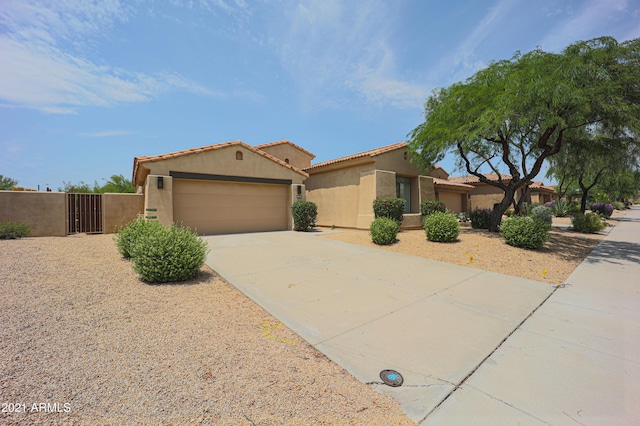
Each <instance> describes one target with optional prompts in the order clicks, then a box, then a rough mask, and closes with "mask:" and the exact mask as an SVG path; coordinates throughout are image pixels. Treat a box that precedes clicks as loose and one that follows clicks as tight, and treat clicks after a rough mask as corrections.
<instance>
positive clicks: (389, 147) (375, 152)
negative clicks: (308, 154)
mask: <svg viewBox="0 0 640 426" xmlns="http://www.w3.org/2000/svg"><path fill="white" fill-rule="evenodd" d="M406 146H407V144H406V142H398V143H394V144H392V145H387V146H383V147H380V148H376V149H370V150H369V151H363V152H358V153H357V154H351V155H347V156H346V157H340V158H336V159H334V160H328V161H323V162H321V163H317V164H312V165H311V166H310V167H307V168H306V169H305V170H313V169H316V168H319V167H324V166H328V165H330V164H337V163H342V162H344V161H349V160H355V159H357V158H364V157H375V156H376V155H380V154H384V153H386V152H390V151H394V150H396V149H400V148H405V147H406Z"/></svg>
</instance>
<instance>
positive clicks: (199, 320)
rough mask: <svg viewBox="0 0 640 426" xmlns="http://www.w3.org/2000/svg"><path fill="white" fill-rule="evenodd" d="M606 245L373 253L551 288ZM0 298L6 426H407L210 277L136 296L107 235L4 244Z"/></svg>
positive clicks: (495, 241)
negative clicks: (399, 255) (408, 257)
mask: <svg viewBox="0 0 640 426" xmlns="http://www.w3.org/2000/svg"><path fill="white" fill-rule="evenodd" d="M566 221H567V220H565V222H566ZM610 223H611V224H612V225H615V224H616V221H615V220H611V221H610ZM557 224H563V223H562V220H560V221H558V223H557ZM327 237H328V238H334V239H338V240H342V241H346V242H350V243H356V244H363V245H368V246H375V245H374V244H373V243H372V242H371V239H370V237H369V235H368V232H367V231H358V230H340V232H337V233H333V234H331V235H327ZM602 238H603V235H582V234H577V233H573V232H570V231H561V230H554V231H552V234H551V239H550V241H549V242H547V243H546V244H545V246H544V248H543V249H542V250H540V251H531V250H522V249H517V248H514V247H510V246H508V245H507V244H505V243H504V240H503V239H502V238H501V237H500V236H499V235H497V234H491V233H488V232H487V231H481V230H473V229H471V228H470V227H465V228H463V230H462V232H461V234H460V238H459V241H458V242H456V243H449V244H441V243H431V242H428V241H427V240H426V238H425V235H424V232H423V231H421V230H415V231H403V232H401V233H400V234H399V235H398V242H396V243H395V244H393V245H391V246H386V247H379V246H375V247H379V248H381V249H385V250H393V251H397V252H400V253H406V254H411V255H416V256H422V257H427V258H432V259H435V260H441V261H444V262H449V263H453V264H459V265H465V266H470V267H473V268H480V269H486V270H490V271H495V272H501V273H505V274H510V275H514V276H520V277H525V278H530V279H533V280H537V281H541V285H544V284H543V283H547V284H552V285H557V284H559V283H562V282H563V281H564V280H565V279H566V278H567V277H568V276H569V274H570V273H571V272H572V271H573V270H574V269H575V268H576V267H577V265H578V264H580V262H581V261H582V260H583V259H584V258H585V257H586V256H587V255H588V254H589V252H590V251H591V250H592V249H593V248H594V247H595V246H596V245H597V244H598V242H599V241H600V240H601V239H602ZM0 294H1V298H0V404H2V408H3V409H4V412H0V424H3V425H4V424H10V425H11V424H24V425H32V424H47V425H49V424H51V425H57V424H78V425H95V424H101V425H111V424H113V425H115V424H131V425H135V424H145V425H146V424H152V425H156V424H157V425H183V424H185V425H186V424H189V425H191V424H207V425H209V424H212V425H252V426H257V425H280V424H284V425H323V424H326V425H343V424H354V425H407V424H413V422H412V421H411V420H410V419H408V418H407V417H406V416H405V415H404V414H403V413H402V411H401V410H400V408H399V406H398V404H397V403H396V402H395V401H393V400H391V399H390V398H388V397H386V396H384V395H382V394H380V393H378V392H377V391H375V390H373V389H372V388H370V387H369V386H367V385H365V384H362V383H360V382H358V381H357V380H356V379H355V378H353V377H352V376H350V375H349V374H348V373H347V372H346V371H345V370H344V369H342V368H341V367H339V366H338V365H336V364H334V363H333V362H331V361H330V360H329V359H327V358H326V357H325V356H323V355H322V354H321V353H319V352H318V351H316V350H315V349H314V348H313V347H311V346H309V345H308V344H307V343H305V342H304V341H303V340H301V339H300V338H299V337H298V336H297V335H296V334H295V333H293V332H292V331H290V330H289V329H287V328H286V327H285V326H283V325H282V324H280V323H279V322H278V321H277V320H276V319H275V318H273V317H272V316H271V315H270V314H268V313H267V312H265V311H264V310H263V309H262V308H260V307H259V306H257V305H256V304H255V303H254V302H252V301H251V300H249V299H247V298H246V297H245V296H244V295H243V294H241V293H240V292H239V291H237V290H236V289H235V288H233V287H231V286H229V285H228V284H227V283H226V282H225V281H223V280H222V279H221V278H220V277H218V276H217V275H216V274H215V272H214V271H212V270H211V269H209V268H207V267H206V266H205V267H203V268H202V269H201V271H200V272H199V273H198V275H197V276H196V277H195V278H194V279H192V280H190V281H187V282H184V283H180V284H162V285H151V284H147V283H144V282H142V281H140V280H139V279H138V277H137V275H136V274H135V273H134V272H133V271H132V269H131V264H130V262H128V261H126V260H124V259H122V258H121V257H120V256H119V254H118V252H117V250H116V248H115V245H114V242H113V239H112V236H111V235H84V234H83V235H74V236H69V237H41V238H24V239H21V240H0ZM16 408H17V409H18V410H21V411H26V412H21V413H17V412H15V411H16Z"/></svg>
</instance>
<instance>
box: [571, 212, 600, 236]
mask: <svg viewBox="0 0 640 426" xmlns="http://www.w3.org/2000/svg"><path fill="white" fill-rule="evenodd" d="M571 224H572V225H573V229H574V231H577V232H582V233H583V234H593V233H595V232H598V231H602V230H603V229H604V228H606V227H607V225H605V224H604V223H603V222H602V220H601V219H600V216H599V215H597V214H595V213H587V214H582V213H576V214H574V215H573V219H571Z"/></svg>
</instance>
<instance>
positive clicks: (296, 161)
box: [260, 143, 313, 169]
mask: <svg viewBox="0 0 640 426" xmlns="http://www.w3.org/2000/svg"><path fill="white" fill-rule="evenodd" d="M260 150H261V151H263V152H266V153H267V154H271V155H273V156H274V157H276V158H279V159H280V160H282V161H285V160H287V159H288V160H289V164H291V165H292V166H294V167H297V168H299V169H305V168H307V167H309V166H310V165H311V160H312V159H313V157H311V156H309V155H308V154H305V153H304V152H302V151H300V150H299V149H297V148H294V147H293V146H291V145H289V144H288V143H282V144H279V145H272V146H269V147H265V148H260Z"/></svg>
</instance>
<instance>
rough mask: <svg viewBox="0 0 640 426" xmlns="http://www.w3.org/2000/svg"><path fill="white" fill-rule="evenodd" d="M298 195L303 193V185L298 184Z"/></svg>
mask: <svg viewBox="0 0 640 426" xmlns="http://www.w3.org/2000/svg"><path fill="white" fill-rule="evenodd" d="M298 195H302V185H298Z"/></svg>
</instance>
